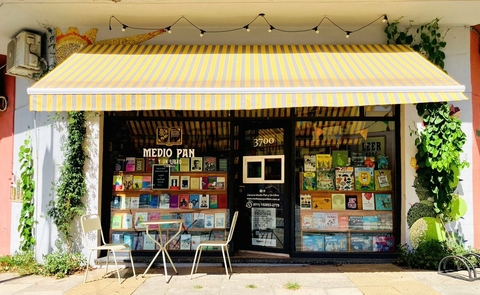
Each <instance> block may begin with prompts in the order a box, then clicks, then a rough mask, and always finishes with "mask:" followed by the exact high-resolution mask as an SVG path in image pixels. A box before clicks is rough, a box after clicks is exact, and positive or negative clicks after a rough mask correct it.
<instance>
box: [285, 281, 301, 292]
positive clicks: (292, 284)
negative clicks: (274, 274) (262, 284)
mask: <svg viewBox="0 0 480 295" xmlns="http://www.w3.org/2000/svg"><path fill="white" fill-rule="evenodd" d="M285 288H286V289H287V290H292V291H295V290H298V289H300V285H299V284H298V283H296V282H288V283H286V284H285Z"/></svg>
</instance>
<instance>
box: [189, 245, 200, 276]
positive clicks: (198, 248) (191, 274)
mask: <svg viewBox="0 0 480 295" xmlns="http://www.w3.org/2000/svg"><path fill="white" fill-rule="evenodd" d="M201 247H202V246H198V247H197V250H196V251H195V257H194V258H193V265H192V272H191V273H190V280H191V279H192V276H193V270H195V262H196V261H197V256H198V250H200V248H201ZM199 260H200V259H199ZM195 272H197V271H195Z"/></svg>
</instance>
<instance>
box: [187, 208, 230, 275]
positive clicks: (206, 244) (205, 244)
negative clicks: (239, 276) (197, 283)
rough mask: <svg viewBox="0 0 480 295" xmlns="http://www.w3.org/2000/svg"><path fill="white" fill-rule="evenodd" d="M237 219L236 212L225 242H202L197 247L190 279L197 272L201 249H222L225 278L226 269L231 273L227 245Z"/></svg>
mask: <svg viewBox="0 0 480 295" xmlns="http://www.w3.org/2000/svg"><path fill="white" fill-rule="evenodd" d="M237 218H238V211H235V213H234V214H233V219H232V223H231V224H230V230H229V232H228V237H227V239H226V240H224V241H218V240H217V241H216V240H212V241H203V242H201V243H200V244H199V245H198V247H197V250H196V251H195V257H194V258H193V265H192V272H191V273H190V279H192V276H193V272H194V271H195V273H196V272H197V270H198V264H199V263H200V257H201V256H202V250H203V247H220V248H221V249H222V255H223V263H224V264H225V272H226V273H227V276H228V267H230V273H232V272H233V270H232V263H231V262H230V254H228V244H229V243H230V241H231V240H232V237H233V231H234V230H235V224H236V223H237ZM225 252H226V253H227V258H228V266H227V260H226V259H225ZM197 256H198V259H197Z"/></svg>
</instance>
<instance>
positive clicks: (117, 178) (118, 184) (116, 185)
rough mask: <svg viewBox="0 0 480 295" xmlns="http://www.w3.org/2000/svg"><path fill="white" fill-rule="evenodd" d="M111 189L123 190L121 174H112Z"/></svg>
mask: <svg viewBox="0 0 480 295" xmlns="http://www.w3.org/2000/svg"><path fill="white" fill-rule="evenodd" d="M112 189H113V190H114V191H123V177H122V175H113V185H112Z"/></svg>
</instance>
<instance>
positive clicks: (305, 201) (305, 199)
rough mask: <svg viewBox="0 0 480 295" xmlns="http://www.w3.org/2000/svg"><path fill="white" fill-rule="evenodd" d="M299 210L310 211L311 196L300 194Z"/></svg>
mask: <svg viewBox="0 0 480 295" xmlns="http://www.w3.org/2000/svg"><path fill="white" fill-rule="evenodd" d="M300 209H312V196H311V195H309V194H300Z"/></svg>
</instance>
